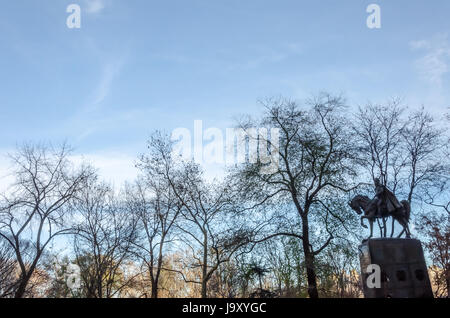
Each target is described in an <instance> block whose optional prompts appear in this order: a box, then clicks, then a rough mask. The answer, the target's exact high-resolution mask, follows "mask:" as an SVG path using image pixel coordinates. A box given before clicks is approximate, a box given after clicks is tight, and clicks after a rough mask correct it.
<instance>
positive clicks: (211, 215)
mask: <svg viewBox="0 0 450 318" xmlns="http://www.w3.org/2000/svg"><path fill="white" fill-rule="evenodd" d="M172 146H173V143H172V142H171V141H170V139H169V137H168V136H167V135H163V134H161V133H158V132H156V133H155V134H154V135H153V136H152V138H151V140H150V142H149V151H150V154H149V155H144V156H142V157H141V162H140V165H139V166H140V167H141V168H142V169H143V171H147V172H148V176H149V177H150V178H151V179H155V178H157V177H158V176H159V177H160V178H163V179H165V181H166V182H167V184H168V185H169V187H170V189H171V190H172V191H173V194H174V195H175V196H176V199H177V200H178V203H177V211H179V213H180V217H179V221H178V222H177V223H175V225H176V228H177V230H178V231H179V232H180V234H179V235H180V236H181V241H182V242H183V243H184V244H186V245H187V246H188V248H189V249H190V251H191V253H192V259H193V263H192V264H189V265H188V266H190V267H194V268H200V269H201V277H200V279H199V280H192V279H187V278H186V277H185V275H184V274H183V271H182V270H179V271H178V272H179V273H180V274H181V275H183V278H184V279H185V281H186V282H188V283H194V284H200V285H201V296H202V297H203V298H206V297H207V296H208V295H207V288H208V282H209V281H210V279H211V277H212V275H213V274H214V272H215V271H216V270H217V269H218V267H219V266H220V264H222V263H225V262H228V261H229V259H230V257H231V256H232V255H233V253H235V252H236V251H237V250H238V249H239V248H240V247H241V246H243V245H244V244H245V243H246V238H245V237H243V236H240V235H239V234H238V233H236V232H235V231H230V230H229V229H228V228H227V227H226V224H227V223H226V222H225V221H226V218H224V217H223V216H224V212H226V210H227V209H228V208H230V207H231V206H232V203H233V202H232V199H231V193H230V191H227V187H225V186H221V185H218V184H215V185H212V184H208V183H206V182H205V181H204V179H203V175H202V171H201V169H200V167H199V165H197V164H195V163H193V162H184V161H179V160H178V161H177V158H173V151H172V149H173V148H172ZM178 209H180V210H178ZM186 265H187V264H186Z"/></svg>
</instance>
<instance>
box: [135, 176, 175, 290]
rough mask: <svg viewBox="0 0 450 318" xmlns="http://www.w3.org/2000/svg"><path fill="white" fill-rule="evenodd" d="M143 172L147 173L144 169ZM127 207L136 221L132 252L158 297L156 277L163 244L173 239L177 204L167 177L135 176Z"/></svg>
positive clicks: (160, 261) (158, 278)
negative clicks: (136, 234) (137, 228)
mask: <svg viewBox="0 0 450 318" xmlns="http://www.w3.org/2000/svg"><path fill="white" fill-rule="evenodd" d="M147 172H150V173H151V171H149V170H147ZM127 206H128V209H129V210H130V212H131V213H134V214H135V215H136V218H137V219H138V220H139V224H140V226H139V232H140V233H139V234H140V238H141V239H139V240H137V241H135V242H132V244H133V246H134V247H135V248H136V252H135V254H136V255H137V256H138V257H139V258H140V259H142V261H143V262H144V264H145V266H146V268H147V271H148V274H149V278H150V284H151V297H152V298H158V289H159V280H160V276H161V271H162V269H163V261H164V253H165V249H166V247H167V244H168V243H170V242H171V241H172V240H173V237H172V232H173V228H174V224H175V222H176V220H177V218H178V215H179V214H180V211H181V207H182V206H181V203H180V202H179V200H178V199H177V197H176V196H175V194H174V193H173V190H172V188H171V187H170V185H169V184H168V182H167V180H165V179H164V178H160V176H158V175H153V176H148V175H147V178H145V179H143V178H142V179H139V180H138V181H137V182H136V184H135V185H134V187H130V188H128V191H127Z"/></svg>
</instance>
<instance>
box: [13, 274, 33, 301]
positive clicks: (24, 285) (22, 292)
mask: <svg viewBox="0 0 450 318" xmlns="http://www.w3.org/2000/svg"><path fill="white" fill-rule="evenodd" d="M29 280H30V277H28V276H26V277H24V278H23V279H22V280H21V282H20V284H19V287H17V290H16V292H15V294H14V298H23V296H24V295H25V290H26V288H27V285H28V281H29Z"/></svg>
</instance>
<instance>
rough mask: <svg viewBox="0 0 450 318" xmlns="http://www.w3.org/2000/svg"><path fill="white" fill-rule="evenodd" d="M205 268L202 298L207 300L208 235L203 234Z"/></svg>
mask: <svg viewBox="0 0 450 318" xmlns="http://www.w3.org/2000/svg"><path fill="white" fill-rule="evenodd" d="M203 235H204V238H203V266H202V298H207V293H206V287H207V283H208V282H207V276H208V233H206V231H204V233H203Z"/></svg>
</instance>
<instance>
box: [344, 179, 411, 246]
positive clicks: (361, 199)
mask: <svg viewBox="0 0 450 318" xmlns="http://www.w3.org/2000/svg"><path fill="white" fill-rule="evenodd" d="M374 181H375V197H374V198H373V199H370V198H369V197H367V196H365V195H357V196H355V197H354V198H353V199H352V200H351V201H350V202H349V205H350V207H351V208H352V209H353V210H354V211H356V213H358V214H359V215H361V214H363V215H362V216H361V226H363V227H364V228H367V225H365V224H364V219H367V220H369V224H370V236H369V238H371V237H372V235H373V223H374V221H375V220H377V221H378V225H379V226H380V230H381V232H382V236H383V237H386V219H387V218H388V217H392V231H391V237H392V236H393V235H394V223H395V221H397V222H398V223H400V225H401V226H402V227H403V230H402V232H401V233H400V234H399V235H398V237H401V236H402V235H403V233H405V234H406V237H407V238H410V237H411V232H410V231H409V226H408V223H409V217H410V213H411V207H410V204H409V202H408V201H406V200H403V201H401V202H399V201H398V200H397V198H396V197H395V195H394V194H393V193H392V192H391V191H390V190H389V189H388V188H387V187H386V186H385V185H383V184H381V182H380V180H379V179H378V178H375V180H374ZM380 219H381V221H382V223H383V226H381V225H380V223H379V220H380Z"/></svg>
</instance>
